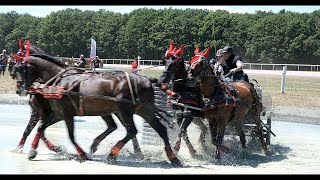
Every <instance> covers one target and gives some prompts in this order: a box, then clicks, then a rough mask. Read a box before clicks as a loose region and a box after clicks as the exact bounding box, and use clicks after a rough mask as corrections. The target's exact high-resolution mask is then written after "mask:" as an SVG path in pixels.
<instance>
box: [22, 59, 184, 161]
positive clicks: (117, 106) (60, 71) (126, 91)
mask: <svg viewBox="0 0 320 180" xmlns="http://www.w3.org/2000/svg"><path fill="white" fill-rule="evenodd" d="M24 61H25V62H27V63H25V64H24V65H23V66H27V68H28V78H25V77H24V78H23V80H24V81H26V82H27V84H29V85H31V84H32V83H33V82H34V81H35V80H36V79H38V78H40V79H42V80H43V81H44V82H46V84H45V86H44V87H40V86H36V87H34V90H35V91H36V92H38V93H42V94H43V95H44V96H46V98H49V99H48V101H49V103H50V106H51V108H52V109H53V113H54V114H52V116H54V117H55V118H57V119H64V120H65V122H66V125H67V128H68V132H69V137H70V140H71V142H72V143H73V144H74V146H75V147H76V150H77V152H78V154H79V156H80V158H81V159H83V160H86V159H88V158H87V155H86V153H85V152H84V151H83V150H82V148H80V146H79V145H78V144H77V143H76V142H75V140H74V121H73V117H74V116H102V117H103V116H106V115H109V114H110V113H117V114H118V115H119V116H120V119H121V120H123V122H124V124H123V125H124V127H125V128H126V129H127V136H126V137H125V138H124V139H122V140H120V141H118V143H117V144H116V145H115V146H114V147H113V148H112V149H111V152H110V154H109V156H108V160H115V159H116V157H117V156H118V154H119V151H120V150H121V149H122V147H123V146H124V145H125V144H126V143H127V142H128V141H129V140H130V139H132V137H133V136H135V135H136V134H137V129H136V127H135V125H134V123H133V119H132V115H133V114H134V113H135V114H137V115H139V116H141V117H142V118H144V119H145V120H146V121H147V122H148V123H149V124H150V126H151V127H152V128H154V129H155V131H156V132H158V134H159V135H160V137H161V138H162V139H163V140H164V144H165V151H166V153H167V156H168V158H169V160H170V161H171V163H172V165H174V166H181V163H180V161H179V159H178V158H177V157H176V156H175V155H174V153H173V151H172V149H171V147H170V144H169V140H168V136H167V130H166V128H165V126H163V125H162V124H161V123H160V122H159V120H158V119H157V118H156V117H155V113H156V108H155V105H154V99H153V98H154V97H153V94H154V91H153V87H152V83H151V81H150V80H149V79H148V78H146V77H143V76H139V75H130V76H129V75H127V74H126V75H108V76H107V75H104V76H100V75H99V74H96V73H82V72H79V70H77V69H74V68H68V67H66V65H64V64H62V63H61V62H59V61H57V60H56V59H54V58H46V57H45V56H27V57H25V58H24ZM132 83H135V84H132ZM133 85H135V86H133ZM50 88H51V89H50ZM133 89H134V90H133ZM50 92H53V93H50ZM49 116H51V115H50V114H44V118H43V119H47V118H49ZM39 138H40V137H36V139H39Z"/></svg>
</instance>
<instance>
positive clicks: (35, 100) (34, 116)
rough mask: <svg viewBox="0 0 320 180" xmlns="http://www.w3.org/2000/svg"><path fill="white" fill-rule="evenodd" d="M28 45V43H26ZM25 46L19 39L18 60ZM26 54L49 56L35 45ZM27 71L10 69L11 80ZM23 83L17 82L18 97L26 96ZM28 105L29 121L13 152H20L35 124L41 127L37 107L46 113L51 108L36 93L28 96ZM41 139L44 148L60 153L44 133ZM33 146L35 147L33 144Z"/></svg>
mask: <svg viewBox="0 0 320 180" xmlns="http://www.w3.org/2000/svg"><path fill="white" fill-rule="evenodd" d="M27 44H28V43H27ZM27 44H26V45H25V44H23V42H22V40H21V39H19V46H20V49H19V52H18V54H19V57H18V58H22V56H25V53H26V52H25V49H26V46H27ZM28 50H29V51H28V53H31V54H43V55H49V54H47V53H46V52H45V51H44V50H42V49H41V48H39V47H37V46H35V45H30V44H29V47H28ZM26 71H27V68H21V69H20V73H19V72H18V71H17V69H16V68H14V67H12V70H11V71H10V75H11V77H12V78H13V79H17V76H19V77H20V76H21V75H22V74H25V73H26ZM25 85H26V84H25V83H24V81H19V80H17V90H16V92H17V94H18V95H20V96H25V95H27V93H28V92H27V90H26V88H25ZM36 104H40V105H36ZM29 105H30V106H31V108H32V109H31V110H32V111H31V116H30V119H29V123H28V124H27V126H26V128H25V130H24V132H23V135H22V137H21V139H20V141H19V143H18V145H17V147H16V148H15V149H14V151H15V152H20V151H21V150H22V148H23V146H24V144H25V142H26V140H27V137H28V136H29V135H30V133H31V131H32V130H33V128H34V127H35V126H36V125H37V123H38V122H39V121H40V122H41V125H40V126H39V127H41V126H43V123H42V121H41V118H40V115H39V112H38V111H39V110H38V109H36V107H37V106H41V107H42V108H43V109H44V108H46V111H51V108H50V105H49V103H48V101H47V100H46V99H45V98H43V96H42V95H41V94H36V93H33V94H30V99H29ZM50 122H51V123H50V124H49V125H52V124H54V123H56V122H58V121H50ZM40 137H41V139H42V140H43V141H44V143H45V144H46V146H47V147H48V148H49V149H50V150H52V151H54V152H61V151H62V149H61V147H59V146H54V145H53V144H52V143H51V142H50V141H49V140H48V139H47V138H46V137H45V136H44V133H41V135H40ZM33 146H37V145H35V144H34V143H33Z"/></svg>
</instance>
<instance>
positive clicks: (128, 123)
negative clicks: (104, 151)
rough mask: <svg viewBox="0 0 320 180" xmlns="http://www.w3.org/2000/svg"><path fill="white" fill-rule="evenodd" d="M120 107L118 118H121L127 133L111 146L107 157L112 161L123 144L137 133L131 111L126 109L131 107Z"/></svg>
mask: <svg viewBox="0 0 320 180" xmlns="http://www.w3.org/2000/svg"><path fill="white" fill-rule="evenodd" d="M120 109H121V110H120V113H119V115H120V119H121V120H122V123H123V126H124V127H125V128H126V130H127V135H126V136H125V137H124V138H123V139H122V140H120V141H118V142H117V143H116V145H114V146H113V147H112V148H111V151H110V153H109V155H108V158H107V160H108V161H114V160H115V159H116V158H117V157H118V155H119V152H120V150H121V149H122V148H123V147H124V145H125V144H126V143H127V142H128V141H129V140H131V139H132V137H134V136H135V135H136V134H137V133H138V131H137V129H136V127H135V124H134V122H133V113H132V112H130V111H129V112H128V109H132V108H127V109H126V110H123V109H124V108H120Z"/></svg>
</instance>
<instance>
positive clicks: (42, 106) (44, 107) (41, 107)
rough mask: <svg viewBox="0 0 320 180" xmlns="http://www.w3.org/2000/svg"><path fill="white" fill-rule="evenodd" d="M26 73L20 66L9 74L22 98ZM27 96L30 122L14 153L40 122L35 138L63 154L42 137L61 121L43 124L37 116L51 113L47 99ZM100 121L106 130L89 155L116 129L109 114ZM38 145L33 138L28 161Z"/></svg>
mask: <svg viewBox="0 0 320 180" xmlns="http://www.w3.org/2000/svg"><path fill="white" fill-rule="evenodd" d="M26 73H27V66H20V67H19V68H17V67H14V68H13V71H12V72H11V76H12V78H13V79H20V80H17V94H19V95H20V96H22V94H26V93H29V92H25V90H26V89H28V86H27V85H26V84H25V81H23V80H21V79H23V78H22V76H24V75H25V74H26ZM25 78H27V76H25ZM29 94H30V99H29V105H30V106H31V108H32V112H31V116H30V120H29V123H28V125H27V126H26V128H25V130H24V132H23V135H22V138H21V139H20V141H19V144H18V145H17V147H16V148H15V150H14V151H15V152H19V151H21V150H22V148H23V146H24V144H25V141H26V139H27V137H28V136H29V134H30V133H31V131H32V130H33V128H34V127H35V126H36V124H37V123H38V122H39V121H40V125H39V127H38V133H37V135H36V136H40V137H41V139H42V140H43V141H44V143H45V144H46V146H47V147H48V148H49V149H50V150H52V151H54V152H57V153H62V154H63V153H65V152H63V149H62V148H61V147H59V146H55V145H53V144H52V143H51V142H50V141H49V140H48V139H47V138H46V137H45V135H44V131H45V129H46V128H47V127H49V126H51V125H52V124H55V123H57V122H59V121H61V120H62V119H56V118H54V117H53V116H50V119H48V120H47V121H46V122H43V121H42V120H41V117H40V115H39V114H43V113H44V112H43V111H45V112H46V113H47V114H50V113H53V112H52V108H51V106H50V103H49V101H48V99H47V98H44V97H43V95H42V94H39V93H34V92H31V93H29ZM115 115H116V114H115ZM116 116H117V117H118V119H120V118H119V116H118V115H116ZM102 119H103V120H104V121H105V122H106V124H107V127H108V128H107V130H106V131H104V132H103V133H102V134H100V135H99V136H97V137H96V138H95V139H94V141H93V143H92V145H91V147H90V152H91V153H95V152H96V151H97V147H98V145H99V144H100V142H101V141H102V140H103V139H104V138H106V136H108V135H109V134H110V133H112V132H113V131H114V130H115V129H117V125H116V123H115V121H114V120H113V118H112V116H111V114H109V115H106V116H104V117H102ZM120 121H121V119H120ZM132 142H133V149H134V153H135V154H134V155H135V156H136V157H139V158H143V154H142V151H141V148H140V146H139V143H138V140H137V137H136V136H134V137H133V138H132ZM38 143H39V141H38V139H37V138H35V141H34V142H33V143H32V146H31V150H30V153H29V159H34V158H35V157H36V154H37V152H36V148H37V147H38Z"/></svg>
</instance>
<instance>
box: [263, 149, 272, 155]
mask: <svg viewBox="0 0 320 180" xmlns="http://www.w3.org/2000/svg"><path fill="white" fill-rule="evenodd" d="M264 154H265V155H266V156H272V154H273V153H272V151H271V150H266V151H265V152H264Z"/></svg>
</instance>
